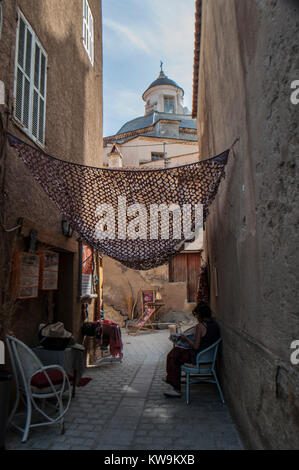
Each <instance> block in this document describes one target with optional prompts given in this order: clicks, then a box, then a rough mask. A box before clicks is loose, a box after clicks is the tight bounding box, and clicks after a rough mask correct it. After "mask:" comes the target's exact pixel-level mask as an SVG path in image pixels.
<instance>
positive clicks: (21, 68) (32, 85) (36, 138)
mask: <svg viewBox="0 0 299 470" xmlns="http://www.w3.org/2000/svg"><path fill="white" fill-rule="evenodd" d="M20 19H22V21H23V22H24V24H25V33H26V35H25V40H24V54H23V60H24V63H23V66H22V65H21V64H19V61H18V57H19V34H20ZM27 29H28V30H29V32H30V33H31V36H32V42H31V51H30V53H31V55H30V57H31V59H30V60H31V68H30V76H29V75H28V73H27V71H26V70H25V69H26V64H25V61H26V50H27ZM36 46H38V47H39V49H40V53H39V70H38V79H39V84H38V87H39V88H37V87H36V85H35V65H36V64H35V50H36ZM15 49H16V50H15V76H14V118H15V120H16V122H17V123H19V124H20V125H21V126H22V129H23V131H24V132H25V133H26V134H27V135H28V136H29V137H30V138H31V139H32V140H33V141H34V142H35V143H37V144H38V145H41V146H42V147H44V146H45V134H46V104H47V65H48V55H47V53H46V51H45V50H44V48H43V47H42V45H41V43H40V41H39V39H38V37H37V35H36V34H35V32H34V30H33V29H32V27H31V26H30V24H29V22H28V21H27V20H26V18H25V16H24V15H23V13H22V12H21V11H20V10H19V11H18V26H17V33H16V48H15ZM42 55H44V57H45V63H44V67H45V70H44V95H42V93H41V90H40V88H41V76H42V74H41V64H42V60H41V59H42ZM18 70H19V71H20V72H21V74H22V77H23V87H22V109H21V116H22V119H20V118H19V117H18V116H17V106H16V104H17V77H18ZM25 79H27V81H29V109H28V126H27V125H26V123H25V122H24V114H23V111H24V96H25V95H24V83H25ZM34 93H36V94H37V98H38V111H37V123H36V126H37V132H36V133H37V136H35V135H34V133H33V97H34ZM41 100H42V101H43V103H44V110H43V128H42V138H40V135H39V134H40V102H41Z"/></svg>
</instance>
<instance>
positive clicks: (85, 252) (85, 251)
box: [80, 243, 93, 297]
mask: <svg viewBox="0 0 299 470" xmlns="http://www.w3.org/2000/svg"><path fill="white" fill-rule="evenodd" d="M81 260H82V262H81V289H80V296H81V297H86V296H90V295H92V284H93V277H92V275H93V250H92V248H90V247H89V246H88V245H86V244H85V243H82V244H81Z"/></svg>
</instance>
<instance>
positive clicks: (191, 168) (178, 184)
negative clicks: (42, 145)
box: [8, 134, 229, 270]
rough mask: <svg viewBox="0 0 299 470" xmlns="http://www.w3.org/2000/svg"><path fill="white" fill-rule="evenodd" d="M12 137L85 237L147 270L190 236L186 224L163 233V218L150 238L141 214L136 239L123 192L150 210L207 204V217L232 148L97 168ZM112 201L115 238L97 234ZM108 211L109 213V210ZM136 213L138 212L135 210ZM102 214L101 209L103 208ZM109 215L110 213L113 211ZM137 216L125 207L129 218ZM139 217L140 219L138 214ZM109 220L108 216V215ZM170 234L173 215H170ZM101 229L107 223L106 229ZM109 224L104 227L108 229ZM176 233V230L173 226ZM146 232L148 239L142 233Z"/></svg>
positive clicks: (127, 263)
mask: <svg viewBox="0 0 299 470" xmlns="http://www.w3.org/2000/svg"><path fill="white" fill-rule="evenodd" d="M8 140H9V143H10V145H11V146H13V147H14V148H15V149H16V151H17V153H18V155H19V156H20V157H21V159H22V160H23V162H24V163H25V165H26V166H27V167H28V168H29V169H30V171H31V173H32V175H33V176H34V178H35V179H36V180H37V181H38V182H39V183H40V184H41V186H42V187H43V189H44V190H45V192H46V193H47V194H48V196H49V197H50V199H51V200H52V201H53V202H54V204H55V205H56V206H57V207H58V209H59V210H60V212H61V213H62V214H63V216H64V217H65V219H66V220H68V221H69V222H70V224H71V226H72V228H73V229H74V230H75V231H76V232H77V233H78V234H79V236H80V237H81V238H82V240H83V241H84V242H85V243H86V244H88V245H89V246H91V247H93V248H95V249H96V250H98V251H99V252H100V253H102V254H105V255H107V256H110V257H111V258H113V259H115V260H117V261H119V262H121V263H122V264H124V265H125V266H127V267H129V268H133V269H138V270H147V269H151V268H155V267H157V266H160V265H163V264H166V263H167V262H168V261H169V259H170V258H172V257H173V256H175V255H176V254H177V253H179V252H180V251H181V250H183V248H184V241H185V239H186V237H185V235H184V233H183V230H181V231H180V236H176V238H174V237H171V236H170V237H169V238H168V239H163V237H162V236H161V234H162V227H161V225H162V224H163V223H165V221H164V222H162V218H160V219H159V220H160V221H159V224H160V226H159V227H160V229H161V230H160V231H159V236H158V238H157V239H150V223H149V217H148V218H145V219H144V218H143V219H142V220H141V219H140V218H139V219H138V220H139V226H138V229H139V230H138V231H136V232H138V233H140V234H141V233H142V234H143V237H142V238H141V235H140V236H139V238H137V239H131V238H128V237H123V238H124V239H122V236H120V233H119V232H118V230H119V227H120V225H119V224H118V217H119V218H121V217H123V214H121V213H120V212H118V211H119V205H118V202H119V199H118V198H119V196H122V197H125V198H126V205H127V207H129V206H130V205H132V204H143V206H144V207H145V208H146V213H147V215H150V207H151V205H152V204H157V205H160V204H163V203H164V204H167V205H168V206H170V205H171V204H178V205H179V206H180V207H183V205H184V204H191V205H192V206H193V207H194V205H195V204H202V205H203V221H205V220H206V218H207V215H208V213H209V206H210V204H211V203H212V201H213V200H214V198H215V196H216V194H217V190H218V186H219V184H220V181H221V179H222V177H223V176H224V174H225V165H226V163H227V159H228V154H229V150H227V151H225V152H223V153H222V154H220V155H218V156H216V157H214V158H210V159H208V160H203V161H200V162H196V163H192V164H188V165H184V166H180V167H175V168H167V169H146V170H144V169H142V170H140V169H110V168H96V167H90V166H85V165H80V164H76V163H70V162H66V161H63V160H60V159H57V158H55V157H53V156H51V155H48V154H46V153H45V152H43V151H42V150H39V149H37V148H35V147H32V146H31V145H29V144H26V143H25V142H23V141H21V140H19V139H17V138H16V137H14V136H12V135H11V134H8ZM101 204H109V205H110V207H112V208H113V209H114V214H115V217H116V218H115V221H114V223H115V227H117V228H116V230H115V238H114V239H111V238H103V239H102V238H99V236H98V234H99V233H101V232H99V223H100V220H101V218H100V217H99V212H97V208H98V206H99V205H101ZM109 214H110V213H109ZM136 214H137V213H136ZM102 216H103V214H102ZM109 217H110V215H109ZM133 219H134V217H132V214H131V215H129V214H128V213H127V212H125V219H122V220H125V224H127V225H128V224H129V223H130V222H132V220H133ZM135 220H136V219H135ZM106 221H108V223H109V218H108V219H106ZM168 223H169V226H170V234H171V233H172V232H171V230H172V229H173V218H171V217H170V218H169V220H168ZM195 223H196V219H195V213H194V211H192V217H191V226H192V230H194V228H195ZM102 230H103V229H102ZM105 230H106V228H104V231H105ZM173 233H174V232H173ZM144 235H146V239H145V237H144Z"/></svg>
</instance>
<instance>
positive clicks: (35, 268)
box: [13, 252, 40, 299]
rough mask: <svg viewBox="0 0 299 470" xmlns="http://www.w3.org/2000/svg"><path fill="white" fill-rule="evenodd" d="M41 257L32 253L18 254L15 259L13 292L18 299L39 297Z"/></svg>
mask: <svg viewBox="0 0 299 470" xmlns="http://www.w3.org/2000/svg"><path fill="white" fill-rule="evenodd" d="M39 268H40V257H39V256H38V255H34V254H31V253H25V252H19V253H16V255H15V259H14V277H13V292H14V295H15V297H16V298H17V299H34V298H36V297H38V286H39Z"/></svg>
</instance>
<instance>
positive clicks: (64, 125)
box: [0, 0, 102, 345]
mask: <svg viewBox="0 0 299 470" xmlns="http://www.w3.org/2000/svg"><path fill="white" fill-rule="evenodd" d="M70 3H71V4H70ZM1 4H2V32H1V38H0V63H1V67H0V81H2V82H3V83H4V86H5V103H4V105H0V112H1V122H2V132H1V143H3V130H4V131H8V132H9V133H11V134H13V135H15V136H17V137H18V138H20V139H22V140H23V141H25V142H27V143H29V144H31V145H33V146H37V147H39V148H42V150H44V151H45V152H46V153H48V154H51V155H54V156H56V157H58V158H61V159H63V160H67V161H71V162H76V163H82V164H87V165H99V164H100V163H101V159H102V151H101V147H99V145H98V142H101V141H102V13H101V2H99V1H98V0H88V1H87V0H74V1H72V2H69V1H67V0H47V1H36V0H17V1H14V2H12V1H6V0H4V1H2V2H1ZM15 227H18V228H17V229H15V230H14V228H15ZM0 230H1V252H2V253H4V254H5V257H4V258H3V260H2V263H1V273H0V276H1V281H0V283H2V285H3V286H5V292H6V295H5V293H4V287H3V288H2V292H1V294H2V297H1V303H2V305H1V310H2V314H1V315H3V314H4V315H5V309H7V308H10V309H12V310H14V314H13V321H12V325H11V331H12V333H14V334H15V335H16V336H17V337H18V338H20V339H21V340H24V341H25V342H26V343H27V344H29V345H31V344H33V343H34V342H36V340H37V327H38V325H39V323H40V322H41V321H42V320H46V319H47V313H48V311H49V309H52V310H53V305H54V310H53V314H54V320H56V321H63V322H64V323H65V327H66V328H67V329H69V330H71V331H72V332H73V333H74V335H75V336H76V337H77V335H78V333H79V330H80V320H81V304H80V301H79V298H78V272H79V243H78V240H77V238H78V237H77V236H76V234H73V236H72V237H71V238H68V237H66V236H65V235H64V234H63V233H62V215H61V214H60V213H59V212H58V210H57V209H56V207H55V206H54V204H52V202H51V201H50V200H49V198H48V197H47V195H46V194H45V193H44V192H43V190H42V189H41V187H40V186H39V184H38V183H37V182H36V181H35V180H34V179H33V177H32V175H31V174H30V172H29V171H28V170H27V168H26V167H25V166H24V164H23V163H22V162H21V160H20V159H19V158H18V157H17V156H16V153H15V152H14V150H13V149H12V148H10V147H9V145H8V144H5V145H4V146H2V153H1V227H0ZM32 230H35V231H36V232H35V234H36V236H37V251H38V252H40V251H43V250H50V251H53V252H55V253H58V254H59V271H58V290H55V291H52V292H54V295H53V296H51V295H50V294H49V292H48V291H43V290H39V292H38V297H36V298H32V299H24V300H19V301H18V302H17V305H16V306H12V305H11V301H10V299H9V297H8V293H9V292H11V271H13V270H14V269H15V266H14V263H13V257H14V254H15V253H16V252H21V251H27V250H28V237H29V236H30V234H31V235H32V234H33V233H34V232H32ZM5 280H6V282H5ZM3 304H5V305H3ZM3 312H4V313H3ZM1 318H3V316H2V317H1Z"/></svg>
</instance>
